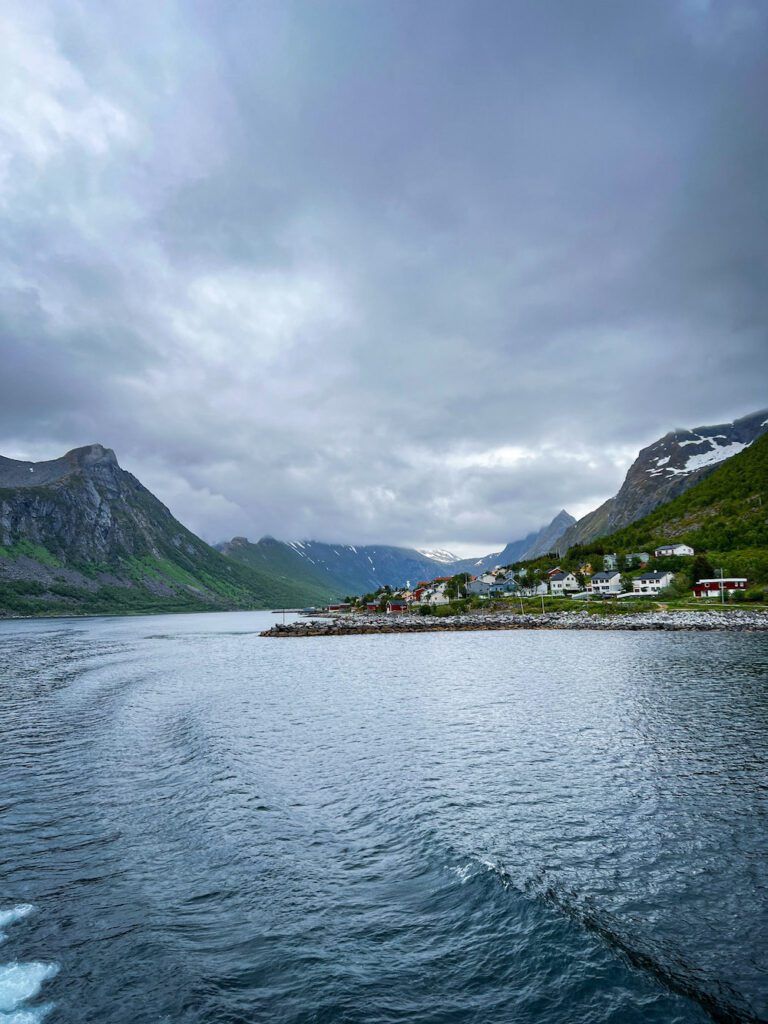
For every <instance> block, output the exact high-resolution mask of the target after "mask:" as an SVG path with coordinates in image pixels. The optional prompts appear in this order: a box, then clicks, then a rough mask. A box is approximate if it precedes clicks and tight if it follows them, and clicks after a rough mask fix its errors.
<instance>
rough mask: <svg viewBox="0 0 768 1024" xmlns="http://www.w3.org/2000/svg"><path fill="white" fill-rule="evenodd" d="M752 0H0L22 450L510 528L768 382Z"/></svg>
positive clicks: (446, 533)
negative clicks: (74, 451)
mask: <svg viewBox="0 0 768 1024" xmlns="http://www.w3.org/2000/svg"><path fill="white" fill-rule="evenodd" d="M767 53H768V6H767V5H766V4H765V3H764V2H762V0H732V2H725V0H643V2H642V3H638V2H637V0H626V2H625V0H540V2H533V0H525V2H522V0H499V2H490V0H467V2H456V0H418V2H413V0H349V2H337V0H307V2H294V0H279V2H274V3H273V2H270V0H253V2H250V0H249V2H246V0H215V2H207V0H180V2H175V0H163V2H162V3H158V2H157V0H151V2H146V0H125V2H123V0H109V2H108V3H103V2H101V0H98V2H97V0H92V2H87V3H86V2H82V0H69V2H67V3H60V2H59V0H52V2H46V0H36V2H34V3H30V2H29V0H23V2H19V3H16V2H14V0H0V271H1V273H0V453H2V454H3V455H6V456H9V457H12V458H22V459H47V458H55V457H57V456H59V455H61V454H63V452H65V451H67V450H68V449H70V448H73V447H77V446H80V445H83V444H89V443H92V442H100V443H102V444H104V445H106V446H108V447H111V448H114V449H115V451H116V453H117V456H118V459H119V460H120V463H121V465H123V466H124V467H125V468H126V469H129V470H130V471H131V472H133V473H135V474H136V475H137V476H138V477H139V478H140V479H141V480H142V482H143V483H145V484H146V485H147V486H148V487H149V488H150V489H151V490H153V491H154V492H155V493H156V494H157V495H158V497H160V498H161V499H162V500H163V501H164V502H165V503H166V504H167V505H168V506H169V507H170V508H171V510H172V511H173V512H174V514H175V515H176V516H177V517H178V518H180V519H181V520H182V521H183V522H184V523H185V524H186V525H188V526H189V527H190V528H191V529H193V530H195V531H196V532H198V533H199V534H201V535H202V536H203V537H205V538H206V539H207V540H209V541H217V540H222V539H226V538H228V537H231V536H233V535H235V534H238V535H246V536H249V537H251V538H257V537H259V536H261V535H264V534H271V535H273V536H276V537H280V538H283V539H308V538H313V539H317V540H329V541H343V542H348V543H359V544H362V543H390V544H405V545H414V546H418V547H441V548H449V549H452V550H455V551H456V552H457V553H458V554H460V555H468V554H474V553H481V552H485V551H489V550H494V549H496V550H498V548H499V547H501V546H503V544H504V543H506V542H507V541H510V540H514V539H516V538H518V537H520V536H523V535H525V534H526V533H528V532H529V531H530V530H532V529H536V528H538V527H539V526H541V525H542V524H544V523H545V522H548V521H549V520H550V519H551V518H552V517H553V516H554V515H555V514H556V513H557V512H558V511H559V510H560V509H561V508H563V507H564V508H566V509H568V510H569V511H570V512H571V513H572V514H574V515H577V516H578V515H581V514H584V513H585V512H587V511H589V510H590V509H591V508H594V507H595V506H596V505H597V504H599V503H600V502H601V501H602V500H604V499H605V498H606V497H608V496H609V495H611V494H613V493H615V491H616V490H617V489H618V487H619V485H620V483H621V481H622V479H623V476H624V473H625V471H626V469H627V467H628V465H629V464H630V462H631V461H632V459H633V458H634V456H635V455H636V453H637V451H638V449H639V448H641V447H643V446H644V445H646V444H649V443H651V442H652V441H654V440H655V439H656V438H657V437H659V436H661V435H663V434H664V433H666V432H667V431H668V430H671V429H674V428H675V427H682V426H697V425H701V424H709V423H718V422H724V421H728V420H731V419H733V418H735V417H737V416H740V415H744V414H746V413H748V412H751V411H753V410H755V409H759V408H762V407H764V406H766V405H768V401H767V400H766V381H768V331H767V327H768V287H766V282H767V281H768V230H766V228H767V227H768V223H767V222H768V60H767V59H766V54H767Z"/></svg>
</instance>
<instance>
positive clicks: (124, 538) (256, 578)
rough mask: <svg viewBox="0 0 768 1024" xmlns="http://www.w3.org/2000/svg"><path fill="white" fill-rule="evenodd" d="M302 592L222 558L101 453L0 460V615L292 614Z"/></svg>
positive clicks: (95, 449) (98, 449)
mask: <svg viewBox="0 0 768 1024" xmlns="http://www.w3.org/2000/svg"><path fill="white" fill-rule="evenodd" d="M303 600H304V593H303V591H302V588H301V586H297V585H296V584H293V583H291V582H290V581H288V580H285V579H276V578H275V577H274V576H272V575H271V574H270V573H269V572H266V571H259V570H258V569H254V568H249V567H247V566H245V565H240V564H238V563H236V562H233V561H231V560H230V559H227V558H225V557H224V556H223V555H221V554H220V553H219V552H218V551H216V550H214V549H213V548H212V547H210V546H209V545H208V544H206V543H205V542H204V541H202V540H200V538H199V537H196V536H195V535H194V534H193V533H192V532H191V531H190V530H188V529H187V528H186V527H184V526H182V524H181V523H179V522H178V520H176V519H175V518H174V517H173V516H172V515H171V513H170V511H169V510H168V509H167V508H166V507H165V506H164V505H163V504H162V503H161V502H160V501H158V499H157V498H156V497H155V496H154V495H153V494H152V493H151V492H150V491H148V490H147V488H146V487H144V486H143V485H142V484H141V483H140V482H139V481H138V480H137V479H136V478H135V477H133V476H132V475H131V474H130V473H127V472H126V471H125V470H123V469H121V468H120V466H119V465H118V463H117V459H116V458H115V455H114V453H113V452H112V451H111V450H110V449H107V448H103V447H102V446H101V445H89V446H87V447H85V448H78V449H75V450H74V451H72V452H68V453H67V455H65V456H63V457H62V458H61V459H54V460H52V461H50V462H43V463H25V462H18V461H16V460H13V459H5V458H0V615H13V614H16V615H35V614H63V613H68V612H69V613H76V614H78V613H92V614H98V613H117V612H153V611H201V610H215V609H232V608H270V607H284V606H287V607H292V606H295V605H297V604H301V603H303Z"/></svg>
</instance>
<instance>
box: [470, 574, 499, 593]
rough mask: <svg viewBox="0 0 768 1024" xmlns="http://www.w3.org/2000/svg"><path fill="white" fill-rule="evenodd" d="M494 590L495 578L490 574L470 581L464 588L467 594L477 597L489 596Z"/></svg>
mask: <svg viewBox="0 0 768 1024" xmlns="http://www.w3.org/2000/svg"><path fill="white" fill-rule="evenodd" d="M494 588H496V577H495V576H494V575H493V573H490V572H486V573H483V575H482V576H478V577H477V578H476V579H474V580H471V581H470V582H469V583H468V584H467V587H466V589H467V593H468V594H478V595H483V594H490V593H491V591H492V589H494Z"/></svg>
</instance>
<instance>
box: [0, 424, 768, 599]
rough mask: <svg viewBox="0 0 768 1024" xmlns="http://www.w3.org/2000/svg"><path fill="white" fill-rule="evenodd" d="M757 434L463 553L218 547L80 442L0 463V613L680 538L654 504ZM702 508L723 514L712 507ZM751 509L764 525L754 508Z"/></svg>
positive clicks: (330, 590) (331, 589)
mask: <svg viewBox="0 0 768 1024" xmlns="http://www.w3.org/2000/svg"><path fill="white" fill-rule="evenodd" d="M766 432H768V410H763V411H761V412H758V413H752V414H751V415H749V416H745V417H743V418H741V419H739V420H736V421H735V422H733V423H727V424H719V425H717V426H714V427H698V428H696V429H694V430H676V431H673V432H671V433H669V434H666V435H665V436H664V437H662V438H660V439H659V440H658V441H656V442H654V443H653V444H652V445H649V446H648V447H647V448H644V449H643V450H642V451H641V452H640V454H639V456H638V458H637V459H636V461H635V462H634V463H633V465H632V466H631V467H630V469H629V472H628V473H627V476H626V479H625V481H624V483H623V484H622V486H621V488H620V490H619V492H618V493H617V495H616V496H615V497H614V498H610V499H609V500H608V501H606V502H604V503H603V505H601V506H600V507H599V508H598V509H595V511H594V512H591V513H589V515H587V516H585V517H583V518H582V519H581V520H579V521H578V522H575V521H574V519H573V517H572V516H570V515H569V514H568V513H567V512H566V511H565V510H562V511H560V512H559V513H558V514H557V515H556V516H555V517H554V519H553V520H552V522H551V523H549V524H548V525H547V526H545V527H543V528H542V529H541V530H538V531H537V532H535V533H532V534H529V535H528V536H527V537H524V538H522V539H521V540H518V541H513V542H510V543H509V544H507V546H506V547H505V548H504V549H503V550H501V551H498V552H492V553H491V554H488V555H485V556H483V557H482V558H469V559H458V558H455V557H454V556H453V555H452V554H451V553H450V552H448V551H444V550H437V551H418V550H416V549H413V548H402V547H394V546H390V545H364V546H356V545H351V544H327V543H322V542H319V541H295V542H292V543H288V542H285V541H279V540H275V539H274V538H272V537H264V538H262V539H261V540H260V541H258V542H256V543H251V542H250V541H248V540H247V539H246V538H244V537H235V538H234V539H233V540H231V541H228V542H227V543H225V544H221V545H218V550H217V549H214V548H213V547H211V546H209V545H208V544H206V543H205V542H204V541H202V540H201V539H200V538H199V537H196V536H195V535H194V534H193V533H191V531H189V530H187V529H186V527H184V526H183V525H182V524H181V523H179V522H178V520H176V519H175V518H174V517H173V515H172V514H171V513H170V511H169V510H168V509H167V508H166V507H165V506H164V505H163V504H162V503H161V502H160V501H159V500H158V499H157V498H156V497H155V496H154V495H153V494H152V493H151V492H150V491H148V490H147V488H146V487H144V486H143V485H142V484H141V483H140V482H139V481H138V480H137V479H136V478H135V477H134V476H132V475H131V474H130V473H127V472H126V471H125V470H123V469H121V467H120V466H119V465H118V462H117V459H116V457H115V454H114V452H113V451H112V450H111V449H109V448H104V447H103V446H102V445H99V444H93V445H87V446H85V447H83V448H77V449H74V450H73V451H71V452H68V453H67V454H66V455H64V456H62V457H61V458H59V459H53V460H51V461H48V462H23V461H18V460H15V459H7V458H3V457H0V614H6V615H7V614H62V613H64V614H66V613H68V612H70V613H82V612H94V613H96V612H98V613H101V612H147V611H192V610H202V609H217V608H269V607H272V608H280V607H297V606H303V605H306V604H321V603H325V602H327V601H329V600H332V599H338V598H342V597H344V596H345V595H347V594H357V593H365V592H367V591H371V590H375V589H377V588H378V587H380V586H382V585H383V584H390V585H391V586H401V585H403V584H404V583H406V582H407V581H410V582H411V583H413V584H415V583H417V582H419V581H420V580H422V579H433V578H434V577H435V576H448V575H454V574H455V573H458V572H472V573H473V574H478V573H480V572H482V571H484V570H486V569H489V568H493V567H494V566H497V565H509V564H512V563H515V562H520V561H525V560H528V559H533V558H536V557H539V556H541V555H544V554H547V553H548V552H550V551H558V552H565V551H566V550H567V549H568V548H569V547H571V546H573V545H575V544H588V543H589V542H590V541H592V540H594V539H595V538H598V537H599V538H604V537H606V536H609V537H610V536H614V537H617V538H618V537H620V536H621V537H624V535H623V534H621V532H620V531H622V530H627V529H629V528H631V524H633V523H636V522H638V521H641V522H645V521H646V520H648V521H649V522H650V523H652V524H656V526H659V523H661V526H659V529H662V527H663V530H662V533H663V531H664V530H666V531H667V532H666V533H664V534H663V535H664V536H676V535H680V536H682V535H683V534H681V533H679V532H678V534H675V532H674V531H675V529H676V527H675V524H674V523H672V524H671V525H670V523H669V522H667V521H666V520H664V518H663V517H664V514H665V513H664V511H663V510H665V509H667V506H668V505H669V503H670V502H671V503H672V504H671V505H669V507H670V508H673V507H676V506H675V502H676V501H678V500H679V499H680V498H681V496H683V495H685V494H686V493H687V492H688V491H689V490H691V488H694V489H695V494H696V495H699V494H700V493H703V494H705V495H706V494H708V491H706V488H705V489H704V490H702V488H701V486H700V485H701V484H702V482H703V481H706V480H707V478H708V477H709V476H710V475H712V474H713V473H716V472H717V473H719V467H720V466H722V465H723V463H730V460H731V459H733V457H734V456H737V458H736V460H735V463H737V464H738V465H739V466H742V465H744V466H748V467H749V466H753V463H754V465H755V466H758V469H754V468H753V470H750V471H749V472H751V473H752V477H756V476H759V467H760V466H762V465H763V463H758V462H756V461H755V459H756V458H757V456H755V457H754V458H753V457H752V455H751V454H750V457H749V458H748V459H746V458H744V457H743V456H744V455H746V454H747V452H748V449H749V448H750V446H752V445H753V444H754V443H755V441H756V440H757V439H758V438H760V437H761V435H764V434H766ZM765 444H768V441H766V442H765ZM765 444H764V443H763V442H761V446H760V452H761V453H762V452H763V450H764V448H765ZM740 453H741V454H740ZM750 460H751V461H750ZM721 475H722V474H720V475H718V479H720V476H721ZM752 477H750V479H752ZM758 491H759V488H758V490H757V491H756V493H758ZM718 494H719V492H718ZM692 500H693V499H692ZM697 500H698V499H697ZM718 500H719V499H718ZM745 500H746V499H745ZM680 507H681V508H682V507H687V506H680ZM718 508H719V506H718ZM657 509H661V510H662V520H659V521H658V523H657V520H656V519H654V518H653V516H655V515H656V512H655V510H657ZM702 514H703V515H704V513H702ZM706 515H712V516H715V515H717V516H720V519H718V522H720V521H721V520H722V521H727V515H725V513H723V515H725V519H724V520H723V515H721V513H720V512H719V511H717V509H715V510H714V511H707V512H706V514H705V517H706ZM750 515H752V513H749V514H747V513H746V512H745V513H744V515H743V516H742V520H743V521H744V522H747V521H749V523H750V524H752V525H750V526H749V529H747V532H746V533H745V536H747V535H749V536H754V537H760V536H762V534H761V533H760V529H761V527H760V524H759V522H756V525H755V524H754V523H752V519H750V518H749V516H750ZM649 516H650V518H649ZM754 516H757V519H758V520H760V517H761V516H762V517H763V519H764V513H763V512H762V511H761V506H758V511H757V512H756V513H754V515H753V517H752V518H753V519H754ZM761 521H762V520H761ZM656 526H654V529H655V528H656ZM683 526H685V523H684V524H683ZM696 528H697V529H703V527H702V526H701V525H697V527H696ZM649 529H650V527H649ZM739 530H741V526H740V527H739ZM617 531H619V533H617ZM742 532H744V531H743V530H742ZM721 535H723V530H721V531H720V534H718V536H721ZM701 536H702V537H704V536H707V535H706V533H702V534H701ZM713 536H715V535H714V534H713ZM626 537H635V534H632V533H631V532H630V533H627V534H626ZM626 537H625V539H626ZM637 538H639V534H638V535H637V537H636V539H637ZM617 542H618V541H617Z"/></svg>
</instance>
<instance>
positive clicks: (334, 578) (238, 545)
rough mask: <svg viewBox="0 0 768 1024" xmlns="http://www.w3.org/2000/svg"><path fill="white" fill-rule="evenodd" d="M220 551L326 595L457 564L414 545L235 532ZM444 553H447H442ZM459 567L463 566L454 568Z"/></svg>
mask: <svg viewBox="0 0 768 1024" xmlns="http://www.w3.org/2000/svg"><path fill="white" fill-rule="evenodd" d="M217 547H218V550H219V551H221V552H222V553H223V554H225V555H226V556H227V557H229V558H232V559H234V560H235V561H237V562H239V563H241V564H244V565H248V566H258V567H260V568H262V569H264V570H266V571H268V572H269V573H270V574H271V575H276V576H280V575H281V574H285V576H286V578H290V579H293V580H295V581H297V582H299V581H300V582H301V584H302V586H305V585H312V586H319V587H321V588H324V590H325V593H326V595H327V596H326V600H327V598H328V597H339V596H344V595H347V594H364V593H367V592H368V591H372V590H377V589H378V588H379V587H381V586H384V585H385V584H389V586H392V587H400V586H403V585H404V584H405V583H407V582H408V581H409V580H410V582H411V583H413V584H415V583H417V582H418V581H419V580H423V579H428V580H429V579H433V578H434V577H435V576H440V575H450V574H451V573H453V571H454V569H453V563H446V562H445V561H439V560H437V559H435V558H428V557H427V556H426V555H424V554H422V553H421V552H419V551H416V550H415V549H414V548H398V547H392V546H389V545H385V544H371V545H360V546H357V545H352V544H326V543H323V542H321V541H314V540H306V541H293V542H290V543H289V542H286V541H279V540H275V539H274V538H273V537H262V539H261V540H260V541H258V542H256V543H255V544H254V543H251V542H249V541H247V540H245V538H243V537H236V538H234V539H233V540H231V541H228V542H227V543H225V544H219V545H217ZM443 554H446V553H445V552H443ZM455 571H456V572H458V571H459V570H458V569H457V570H455Z"/></svg>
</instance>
